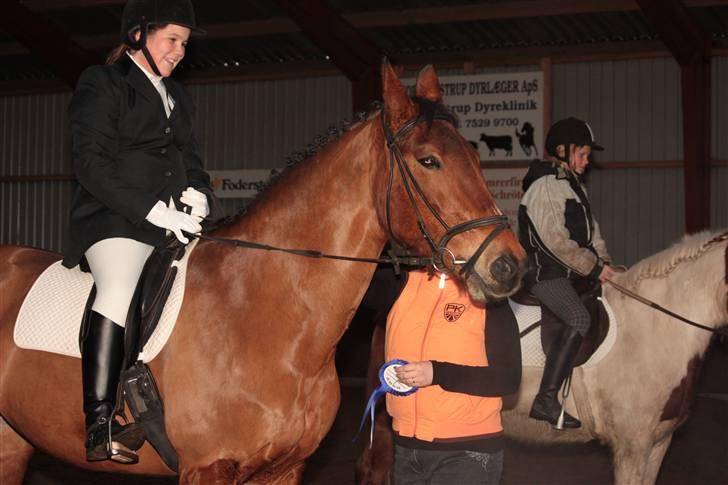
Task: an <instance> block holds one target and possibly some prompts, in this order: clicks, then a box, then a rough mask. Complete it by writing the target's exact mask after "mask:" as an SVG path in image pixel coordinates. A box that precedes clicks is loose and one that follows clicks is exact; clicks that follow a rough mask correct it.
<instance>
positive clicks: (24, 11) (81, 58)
mask: <svg viewBox="0 0 728 485" xmlns="http://www.w3.org/2000/svg"><path fill="white" fill-rule="evenodd" d="M0 7H1V8H2V10H3V13H2V15H0V28H2V30H4V31H5V32H7V33H9V34H10V35H12V36H13V37H15V38H16V39H17V40H19V41H20V42H21V43H22V44H24V45H25V47H27V48H28V49H29V50H30V51H31V52H32V53H33V54H34V55H36V56H38V57H40V58H42V59H43V61H44V62H45V63H46V64H48V65H49V66H50V67H51V68H52V69H53V71H54V73H55V74H56V76H58V77H59V78H60V79H62V80H63V81H64V82H66V83H67V84H69V85H70V86H74V85H75V84H76V80H78V78H79V76H80V75H81V72H82V71H83V70H84V69H85V68H86V67H88V66H90V65H92V64H96V63H98V62H99V59H98V58H97V57H96V55H95V54H94V53H93V52H91V51H88V50H86V49H84V48H83V47H81V46H79V45H78V44H76V43H75V42H74V41H73V40H72V39H71V38H70V37H69V36H68V34H66V33H65V32H64V31H63V30H62V29H60V28H59V27H58V26H56V25H55V24H53V23H52V22H50V21H49V20H48V19H47V18H45V17H44V16H43V15H40V14H36V13H34V12H32V11H31V10H29V9H28V8H27V7H25V6H24V5H21V4H20V3H19V2H18V1H17V0H0Z"/></svg>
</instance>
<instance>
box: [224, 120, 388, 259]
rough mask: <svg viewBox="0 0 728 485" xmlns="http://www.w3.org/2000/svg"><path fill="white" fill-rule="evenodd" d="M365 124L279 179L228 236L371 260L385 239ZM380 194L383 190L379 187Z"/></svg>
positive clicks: (371, 127)
mask: <svg viewBox="0 0 728 485" xmlns="http://www.w3.org/2000/svg"><path fill="white" fill-rule="evenodd" d="M377 138H378V131H377V126H376V125H375V124H374V123H373V122H369V123H367V124H366V125H365V126H362V127H361V128H360V129H358V130H357V131H356V132H351V133H347V134H345V135H344V136H343V137H342V138H341V139H339V140H337V141H336V142H335V143H332V144H331V146H328V147H326V149H325V150H324V151H322V152H321V153H317V154H315V155H314V156H313V157H312V158H310V159H308V160H306V161H304V162H302V163H301V164H300V165H299V166H297V167H294V168H292V169H291V170H290V171H289V172H288V173H286V174H284V175H283V177H285V179H283V180H281V181H280V182H278V183H276V184H275V185H274V186H273V187H271V189H270V190H269V191H268V193H266V194H264V196H263V197H262V198H261V200H259V201H257V203H256V204H255V205H254V206H253V208H252V209H251V211H250V212H249V213H248V214H246V215H245V216H244V217H242V218H241V219H240V220H239V221H238V222H237V223H236V224H234V225H233V227H231V228H230V231H229V232H228V233H229V235H231V236H233V237H240V238H243V239H246V238H247V239H252V240H254V241H258V242H261V243H265V244H270V245H277V246H283V247H294V248H298V249H314V250H319V251H322V252H327V253H334V254H344V255H347V256H366V257H374V256H376V255H377V252H378V251H379V250H380V249H381V246H382V245H383V244H384V241H385V239H386V237H385V234H384V232H383V230H382V228H381V225H380V224H379V222H378V219H377V213H376V207H375V204H376V201H375V200H374V197H375V196H374V194H375V191H377V190H380V188H378V187H377V188H372V184H373V180H374V177H375V170H377V169H382V170H383V169H384V168H385V167H386V164H385V159H384V157H385V156H386V154H385V153H384V151H383V146H382V144H381V143H372V140H373V141H376V140H377ZM381 190H385V188H384V187H381Z"/></svg>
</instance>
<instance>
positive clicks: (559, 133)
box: [545, 118, 604, 162]
mask: <svg viewBox="0 0 728 485" xmlns="http://www.w3.org/2000/svg"><path fill="white" fill-rule="evenodd" d="M545 145H546V147H545V148H546V153H548V154H549V155H551V156H552V157H556V158H558V159H559V160H562V161H564V162H567V161H568V160H565V159H563V158H561V157H559V155H558V151H557V150H556V148H557V147H558V146H559V145H564V147H566V148H568V147H569V145H575V146H578V147H583V146H590V147H591V149H592V150H596V151H601V150H604V148H603V147H602V146H601V145H599V144H598V143H597V142H595V141H594V133H593V132H592V129H591V127H590V126H589V125H588V124H587V123H586V121H581V120H579V119H576V118H565V119H563V120H559V121H557V122H556V123H554V124H553V125H552V126H551V128H550V129H549V132H548V134H547V135H546V143H545ZM567 151H568V150H567Z"/></svg>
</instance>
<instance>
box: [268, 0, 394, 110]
mask: <svg viewBox="0 0 728 485" xmlns="http://www.w3.org/2000/svg"><path fill="white" fill-rule="evenodd" d="M275 2H276V3H277V4H278V6H279V7H281V9H283V10H284V11H285V12H286V13H287V14H288V16H289V17H290V18H291V19H292V20H293V21H294V22H295V23H296V24H297V25H298V26H299V27H300V28H301V31H302V32H303V33H304V35H306V37H308V38H309V40H311V41H312V42H313V43H314V44H315V45H316V47H318V48H319V49H321V50H322V51H323V52H324V53H326V55H327V56H328V58H329V60H330V61H331V62H332V63H333V64H334V65H335V66H336V67H338V68H339V69H340V70H341V72H343V73H344V75H345V76H346V77H347V78H348V79H349V80H350V81H351V83H352V85H351V91H352V104H353V110H354V112H356V111H364V110H365V109H366V108H367V106H368V105H369V103H371V102H372V101H374V100H375V99H381V97H382V88H381V81H380V76H379V69H380V65H381V62H382V56H383V52H382V50H381V49H380V48H379V47H378V46H377V45H375V44H374V43H373V42H371V41H370V40H369V39H367V38H366V37H365V36H364V35H363V34H362V33H361V32H359V31H358V30H356V29H355V28H354V27H352V26H351V24H350V23H349V22H347V21H346V20H345V19H344V18H342V17H341V16H340V15H338V14H337V13H336V12H334V11H333V10H331V8H330V7H329V6H328V4H327V3H326V2H325V0H305V1H300V0H275Z"/></svg>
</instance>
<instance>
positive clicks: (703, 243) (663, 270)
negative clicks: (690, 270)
mask: <svg viewBox="0 0 728 485" xmlns="http://www.w3.org/2000/svg"><path fill="white" fill-rule="evenodd" d="M726 233H728V231H702V232H698V233H695V234H689V235H685V236H683V238H682V239H680V240H679V241H677V242H676V243H675V244H673V245H672V246H670V247H669V248H667V249H665V250H663V251H660V252H659V253H656V254H653V255H652V256H650V257H648V258H645V259H643V260H642V261H640V262H638V263H637V264H635V265H634V266H632V267H631V268H630V270H629V271H628V272H627V273H626V274H625V275H624V276H625V281H624V282H625V283H630V282H633V283H637V282H638V281H640V280H644V279H654V278H665V277H667V276H668V275H669V274H670V273H671V272H672V271H674V270H675V269H676V268H677V267H678V266H679V265H680V264H682V263H684V262H687V261H695V260H696V259H698V258H700V256H702V255H703V254H704V253H706V252H707V251H708V250H709V249H710V248H712V247H713V246H714V243H711V241H713V240H714V239H715V238H716V237H717V236H719V235H721V234H726ZM724 270H725V269H724Z"/></svg>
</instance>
